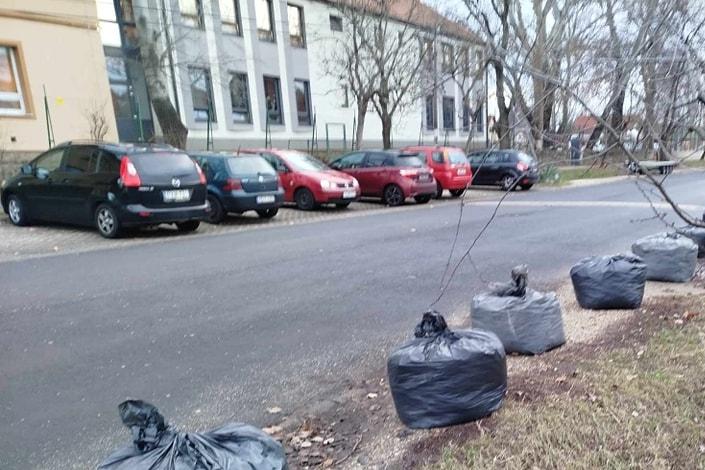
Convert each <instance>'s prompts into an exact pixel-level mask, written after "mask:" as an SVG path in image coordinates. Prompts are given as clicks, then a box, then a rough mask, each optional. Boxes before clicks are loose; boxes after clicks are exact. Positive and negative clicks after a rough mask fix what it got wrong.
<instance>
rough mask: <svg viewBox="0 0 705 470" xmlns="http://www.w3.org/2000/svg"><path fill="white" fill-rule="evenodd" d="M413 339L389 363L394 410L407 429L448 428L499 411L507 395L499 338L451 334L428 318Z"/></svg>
mask: <svg viewBox="0 0 705 470" xmlns="http://www.w3.org/2000/svg"><path fill="white" fill-rule="evenodd" d="M414 336H415V338H414V339H412V340H410V341H408V342H406V343H404V344H403V345H402V346H400V347H399V348H398V349H397V350H396V351H394V352H393V353H392V354H391V355H390V356H389V359H388V361H387V372H388V374H389V385H390V388H391V391H392V397H393V398H394V405H395V407H396V410H397V414H398V415H399V419H401V421H402V422H403V423H404V424H405V425H407V426H409V427H411V428H433V427H439V426H449V425H452V424H459V423H464V422H467V421H473V420H476V419H479V418H482V417H484V416H487V415H489V414H490V413H492V412H494V411H496V410H497V409H499V407H500V406H501V404H502V400H503V398H504V393H505V392H506V390H507V365H506V358H505V354H504V348H502V343H501V342H500V341H499V339H498V338H497V336H496V335H495V334H493V333H490V332H487V331H480V330H457V331H450V330H449V329H448V327H447V325H446V322H445V319H444V318H443V316H441V315H440V314H439V313H438V312H428V313H424V315H423V320H422V321H421V323H419V325H418V326H417V327H416V331H415V333H414Z"/></svg>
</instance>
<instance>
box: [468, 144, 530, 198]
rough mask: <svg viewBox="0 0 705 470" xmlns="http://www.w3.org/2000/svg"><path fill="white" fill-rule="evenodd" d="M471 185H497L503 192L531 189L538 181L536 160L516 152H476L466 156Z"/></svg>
mask: <svg viewBox="0 0 705 470" xmlns="http://www.w3.org/2000/svg"><path fill="white" fill-rule="evenodd" d="M468 160H469V161H470V167H471V168H472V174H473V180H472V184H473V185H475V184H480V185H483V184H486V185H499V186H501V187H502V189H504V190H505V191H506V190H508V189H509V188H511V187H512V185H513V184H514V183H515V181H516V180H517V179H518V178H520V180H519V182H518V183H516V186H519V187H520V188H522V189H529V188H531V187H532V186H533V185H534V184H535V183H536V181H538V179H539V170H538V168H539V167H538V164H537V162H536V160H534V159H533V158H532V157H531V156H529V155H527V154H525V153H523V152H520V151H518V150H477V151H474V152H472V153H470V154H469V155H468Z"/></svg>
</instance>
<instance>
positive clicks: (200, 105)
mask: <svg viewBox="0 0 705 470" xmlns="http://www.w3.org/2000/svg"><path fill="white" fill-rule="evenodd" d="M188 73H189V78H190V79H191V101H192V102H193V119H194V121H196V122H208V117H209V116H210V120H211V122H216V118H215V111H214V110H213V87H212V84H211V74H210V72H209V71H208V69H204V68H200V67H189V68H188Z"/></svg>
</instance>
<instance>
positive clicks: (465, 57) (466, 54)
mask: <svg viewBox="0 0 705 470" xmlns="http://www.w3.org/2000/svg"><path fill="white" fill-rule="evenodd" d="M460 54H461V57H460V60H461V62H460V63H461V64H462V67H463V76H464V77H467V76H468V75H470V49H468V48H467V47H463V48H462V49H460Z"/></svg>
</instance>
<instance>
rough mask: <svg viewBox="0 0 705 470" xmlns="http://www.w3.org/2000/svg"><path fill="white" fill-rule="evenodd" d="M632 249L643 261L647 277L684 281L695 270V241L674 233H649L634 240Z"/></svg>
mask: <svg viewBox="0 0 705 470" xmlns="http://www.w3.org/2000/svg"><path fill="white" fill-rule="evenodd" d="M632 251H633V252H634V254H635V255H637V256H639V257H641V258H642V259H643V260H644V262H645V263H646V279H648V280H650V281H666V282H688V281H690V279H691V278H692V277H693V274H695V268H696V265H697V262H698V260H697V258H698V245H696V244H695V243H694V242H693V240H691V239H690V238H688V237H686V236H683V235H680V234H678V233H659V234H656V235H649V236H648V237H644V238H641V239H639V240H637V241H636V242H634V244H633V245H632Z"/></svg>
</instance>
